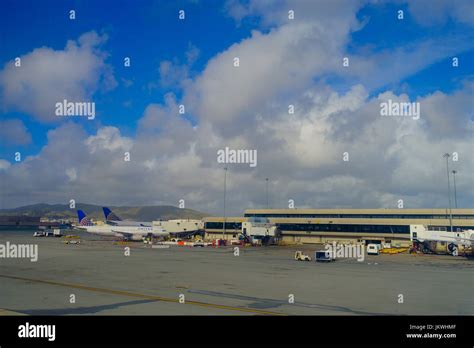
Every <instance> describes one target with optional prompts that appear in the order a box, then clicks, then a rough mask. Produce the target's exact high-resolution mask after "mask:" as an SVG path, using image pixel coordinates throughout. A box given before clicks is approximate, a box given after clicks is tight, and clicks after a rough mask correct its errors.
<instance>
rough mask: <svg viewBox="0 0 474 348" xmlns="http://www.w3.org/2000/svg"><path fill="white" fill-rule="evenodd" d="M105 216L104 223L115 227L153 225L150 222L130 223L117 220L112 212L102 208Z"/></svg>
mask: <svg viewBox="0 0 474 348" xmlns="http://www.w3.org/2000/svg"><path fill="white" fill-rule="evenodd" d="M102 210H103V211H104V216H105V222H106V223H107V224H108V225H115V226H142V227H152V226H153V224H152V222H151V221H146V222H144V221H131V220H125V221H124V220H122V219H121V218H119V217H118V216H117V215H116V214H115V213H114V212H113V211H112V210H110V209H109V208H107V207H102Z"/></svg>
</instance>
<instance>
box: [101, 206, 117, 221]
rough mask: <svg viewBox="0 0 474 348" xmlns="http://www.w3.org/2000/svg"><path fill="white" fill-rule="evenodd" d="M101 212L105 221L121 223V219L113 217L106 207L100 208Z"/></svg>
mask: <svg viewBox="0 0 474 348" xmlns="http://www.w3.org/2000/svg"><path fill="white" fill-rule="evenodd" d="M102 210H103V211H104V216H105V220H107V221H122V219H121V218H119V217H118V216H117V215H115V214H114V213H113V212H112V210H110V209H109V208H107V207H102Z"/></svg>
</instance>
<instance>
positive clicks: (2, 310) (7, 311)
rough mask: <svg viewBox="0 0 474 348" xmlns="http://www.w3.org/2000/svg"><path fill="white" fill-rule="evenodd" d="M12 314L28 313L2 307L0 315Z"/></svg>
mask: <svg viewBox="0 0 474 348" xmlns="http://www.w3.org/2000/svg"><path fill="white" fill-rule="evenodd" d="M6 315H8V316H11V315H27V314H23V313H20V312H15V311H11V310H9V309H4V308H0V316H6Z"/></svg>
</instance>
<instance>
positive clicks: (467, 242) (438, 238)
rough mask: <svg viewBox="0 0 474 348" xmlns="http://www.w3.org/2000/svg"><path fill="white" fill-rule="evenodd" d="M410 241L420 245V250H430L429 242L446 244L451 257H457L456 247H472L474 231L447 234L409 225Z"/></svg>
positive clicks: (443, 231) (446, 232)
mask: <svg viewBox="0 0 474 348" xmlns="http://www.w3.org/2000/svg"><path fill="white" fill-rule="evenodd" d="M410 240H411V241H412V242H416V243H419V244H421V245H422V247H423V249H422V250H430V247H429V245H428V243H429V242H445V243H448V251H449V252H450V253H451V254H452V255H453V256H456V255H458V247H459V246H460V245H462V246H464V247H468V248H469V247H472V246H474V230H464V231H456V232H454V231H453V232H448V231H445V230H441V229H439V230H434V229H431V230H430V229H429V228H428V229H427V228H426V227H425V226H423V225H410Z"/></svg>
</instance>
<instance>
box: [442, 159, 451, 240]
mask: <svg viewBox="0 0 474 348" xmlns="http://www.w3.org/2000/svg"><path fill="white" fill-rule="evenodd" d="M443 157H445V158H446V174H447V176H448V198H449V226H450V228H451V232H453V213H452V211H451V185H450V183H449V153H445V154H444V155H443Z"/></svg>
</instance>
